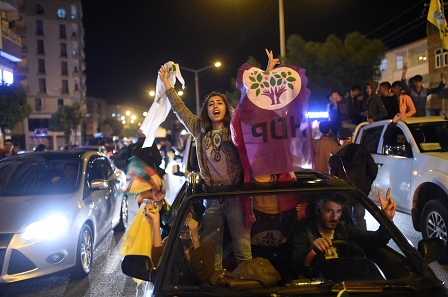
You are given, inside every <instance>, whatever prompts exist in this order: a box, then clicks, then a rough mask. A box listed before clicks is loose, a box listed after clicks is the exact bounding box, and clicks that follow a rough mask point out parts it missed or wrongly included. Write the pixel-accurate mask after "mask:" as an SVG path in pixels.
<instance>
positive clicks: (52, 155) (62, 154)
mask: <svg viewBox="0 0 448 297" xmlns="http://www.w3.org/2000/svg"><path fill="white" fill-rule="evenodd" d="M92 155H98V156H102V155H101V154H98V153H97V152H94V151H80V150H77V151H74V150H71V151H43V152H27V153H23V154H19V155H14V156H11V157H8V158H5V159H4V160H14V159H16V158H20V159H22V158H29V159H30V158H31V159H35V158H37V157H39V158H44V159H48V160H60V159H64V160H79V159H84V158H89V157H90V156H92Z"/></svg>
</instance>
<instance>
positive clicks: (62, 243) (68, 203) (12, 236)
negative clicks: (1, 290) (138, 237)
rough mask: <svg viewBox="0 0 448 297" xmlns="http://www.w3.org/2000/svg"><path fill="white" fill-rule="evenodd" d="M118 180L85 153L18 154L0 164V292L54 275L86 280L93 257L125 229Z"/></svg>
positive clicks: (121, 180)
mask: <svg viewBox="0 0 448 297" xmlns="http://www.w3.org/2000/svg"><path fill="white" fill-rule="evenodd" d="M125 182H126V179H125V175H124V173H123V172H122V171H121V170H119V169H117V168H116V167H115V166H114V165H113V164H112V163H111V162H110V161H109V160H108V159H107V158H105V157H104V156H103V155H101V154H99V153H98V152H93V151H78V150H73V151H45V152H33V153H25V154H21V155H17V156H12V157H9V158H6V159H3V160H1V161H0V204H1V210H0V264H1V265H0V284H5V283H12V282H17V281H22V280H27V279H31V278H35V277H40V276H43V275H48V274H53V273H55V272H59V271H67V270H69V271H70V272H71V277H72V278H73V279H80V278H83V277H85V276H87V275H88V274H89V273H90V271H91V269H92V265H93V259H94V257H93V252H94V249H95V247H96V246H97V245H98V244H99V243H100V242H101V240H102V239H103V238H104V237H105V236H106V235H108V234H109V232H110V231H111V230H114V231H124V230H125V229H126V227H127V225H128V200H127V197H126V196H124V195H123V193H122V192H120V188H121V187H122V186H123V185H124V184H125Z"/></svg>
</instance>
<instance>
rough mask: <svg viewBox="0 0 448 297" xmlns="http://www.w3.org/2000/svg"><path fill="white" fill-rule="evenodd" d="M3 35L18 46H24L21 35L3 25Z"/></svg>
mask: <svg viewBox="0 0 448 297" xmlns="http://www.w3.org/2000/svg"><path fill="white" fill-rule="evenodd" d="M2 37H3V38H6V39H8V40H10V41H12V42H14V43H15V44H17V45H18V46H22V40H21V39H20V36H19V35H18V34H16V33H14V32H12V31H11V30H9V29H7V28H4V27H2Z"/></svg>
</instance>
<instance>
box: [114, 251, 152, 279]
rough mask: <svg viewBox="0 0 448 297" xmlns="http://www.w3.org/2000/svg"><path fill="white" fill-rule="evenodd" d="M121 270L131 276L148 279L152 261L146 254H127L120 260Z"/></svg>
mask: <svg viewBox="0 0 448 297" xmlns="http://www.w3.org/2000/svg"><path fill="white" fill-rule="evenodd" d="M121 271H122V272H123V273H124V274H126V275H128V276H130V277H133V278H136V279H141V280H144V281H150V278H151V271H152V262H151V259H150V258H149V257H148V256H141V255H127V256H124V258H123V260H122V261H121Z"/></svg>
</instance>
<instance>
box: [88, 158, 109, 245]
mask: <svg viewBox="0 0 448 297" xmlns="http://www.w3.org/2000/svg"><path fill="white" fill-rule="evenodd" d="M105 161H106V158H105V157H101V156H93V157H92V158H91V159H90V160H89V163H88V165H87V182H88V184H89V185H91V184H92V182H93V181H94V180H106V181H107V175H106V173H105V170H104V166H105ZM89 191H90V192H89V195H90V197H91V200H92V202H93V203H92V205H93V213H94V217H95V218H94V219H95V221H96V232H97V233H98V235H99V238H102V237H103V236H104V235H106V234H107V233H108V232H109V231H110V229H111V226H112V217H111V214H112V202H111V199H110V198H111V194H112V191H111V186H110V185H109V186H108V187H106V188H104V189H90V190H89Z"/></svg>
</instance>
